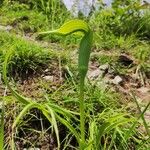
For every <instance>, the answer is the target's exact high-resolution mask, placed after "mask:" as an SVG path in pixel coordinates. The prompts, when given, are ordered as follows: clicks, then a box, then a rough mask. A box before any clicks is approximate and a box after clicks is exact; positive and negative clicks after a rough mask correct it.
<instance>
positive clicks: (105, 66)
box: [99, 64, 109, 71]
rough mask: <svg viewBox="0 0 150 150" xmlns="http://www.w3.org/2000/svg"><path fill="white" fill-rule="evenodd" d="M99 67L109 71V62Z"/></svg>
mask: <svg viewBox="0 0 150 150" xmlns="http://www.w3.org/2000/svg"><path fill="white" fill-rule="evenodd" d="M99 69H100V70H103V71H107V70H108V69H109V64H104V65H101V66H99Z"/></svg>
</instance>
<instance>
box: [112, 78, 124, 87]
mask: <svg viewBox="0 0 150 150" xmlns="http://www.w3.org/2000/svg"><path fill="white" fill-rule="evenodd" d="M122 81H123V79H122V78H121V77H120V76H116V77H115V78H114V79H113V84H115V85H119V84H121V83H122Z"/></svg>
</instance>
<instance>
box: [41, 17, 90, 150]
mask: <svg viewBox="0 0 150 150" xmlns="http://www.w3.org/2000/svg"><path fill="white" fill-rule="evenodd" d="M77 32H81V33H82V34H83V37H82V40H81V42H80V47H79V57H78V70H79V75H80V96H79V102H80V132H81V136H80V143H79V145H80V149H84V148H85V147H86V146H85V145H86V144H85V142H86V141H85V109H84V80H85V77H86V74H87V71H88V63H89V58H90V53H91V46H92V39H93V33H92V31H91V29H90V27H89V26H88V24H87V23H86V22H84V21H82V20H78V19H75V20H71V21H69V22H67V23H65V24H63V25H62V26H61V27H60V28H59V29H57V30H53V31H47V32H42V33H40V34H58V35H62V36H67V35H70V34H72V33H77Z"/></svg>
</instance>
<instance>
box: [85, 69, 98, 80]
mask: <svg viewBox="0 0 150 150" xmlns="http://www.w3.org/2000/svg"><path fill="white" fill-rule="evenodd" d="M100 75H101V71H100V69H99V68H97V69H96V70H93V71H90V72H89V74H88V78H89V79H95V78H98V77H99V76H100Z"/></svg>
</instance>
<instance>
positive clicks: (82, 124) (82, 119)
mask: <svg viewBox="0 0 150 150" xmlns="http://www.w3.org/2000/svg"><path fill="white" fill-rule="evenodd" d="M79 100H80V132H81V143H80V150H83V149H84V145H85V109H84V79H83V78H81V79H80V96H79Z"/></svg>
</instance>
